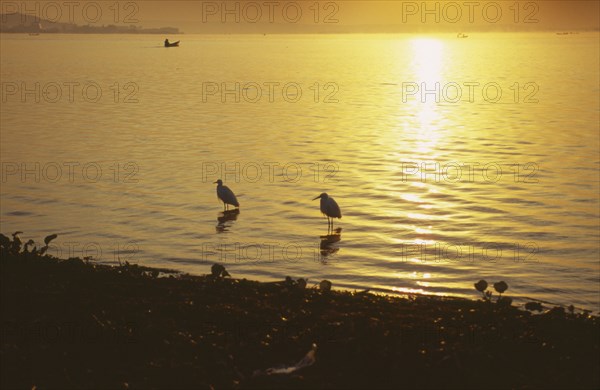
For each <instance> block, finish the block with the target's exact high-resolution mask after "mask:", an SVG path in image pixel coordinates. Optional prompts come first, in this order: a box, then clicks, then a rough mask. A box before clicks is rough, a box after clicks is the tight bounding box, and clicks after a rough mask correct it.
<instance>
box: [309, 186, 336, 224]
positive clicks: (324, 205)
mask: <svg viewBox="0 0 600 390" xmlns="http://www.w3.org/2000/svg"><path fill="white" fill-rule="evenodd" d="M319 198H321V212H322V213H323V214H325V215H326V216H327V226H328V227H329V226H331V229H333V218H342V211H341V210H340V206H338V204H337V202H336V201H335V200H334V199H333V198H332V197H330V196H329V195H327V194H326V193H325V192H323V193H322V194H321V195H319V196H317V197H316V198H314V199H313V200H317V199H319Z"/></svg>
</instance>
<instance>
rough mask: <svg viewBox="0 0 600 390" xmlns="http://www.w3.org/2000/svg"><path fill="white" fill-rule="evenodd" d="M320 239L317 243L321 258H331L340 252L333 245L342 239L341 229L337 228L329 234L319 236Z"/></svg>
mask: <svg viewBox="0 0 600 390" xmlns="http://www.w3.org/2000/svg"><path fill="white" fill-rule="evenodd" d="M328 233H329V232H328ZM320 238H321V242H320V243H319V249H320V250H321V256H323V257H327V256H331V255H333V254H335V253H337V252H338V251H339V250H340V248H339V247H338V246H337V245H335V244H336V243H337V242H340V241H341V239H342V228H337V229H335V230H333V231H332V232H331V234H327V235H325V236H321V237H320Z"/></svg>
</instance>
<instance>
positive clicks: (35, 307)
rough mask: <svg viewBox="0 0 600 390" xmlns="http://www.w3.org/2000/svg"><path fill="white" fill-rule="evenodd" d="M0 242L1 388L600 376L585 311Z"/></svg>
mask: <svg viewBox="0 0 600 390" xmlns="http://www.w3.org/2000/svg"><path fill="white" fill-rule="evenodd" d="M1 250H2V253H1V254H2V256H1V259H0V275H1V276H0V277H1V278H2V279H1V281H2V284H1V292H2V296H1V300H2V306H1V310H2V336H3V337H2V341H1V346H2V348H1V350H2V359H1V365H2V367H1V371H2V375H1V379H0V380H1V384H2V387H3V388H13V387H19V388H23V387H26V388H32V387H33V386H36V387H38V388H52V387H60V388H65V387H77V388H81V387H93V388H123V389H127V388H146V387H155V388H210V387H213V388H265V387H266V388H307V387H310V388H313V387H332V388H339V387H342V388H365V387H370V388H378V387H388V388H390V387H393V388H398V387H406V388H415V387H435V388H455V387H460V388H481V387H482V386H483V385H482V384H483V383H485V384H486V385H490V384H491V385H493V387H511V388H526V387H528V388H557V387H569V388H592V387H595V388H597V387H599V386H600V373H599V372H598V371H597V367H598V366H599V365H600V354H599V353H598V352H600V332H599V330H600V319H599V318H598V317H596V316H590V315H589V314H588V313H575V312H572V313H571V312H567V311H565V310H564V308H559V307H556V308H553V309H550V310H547V311H545V312H543V313H541V314H536V315H532V314H531V313H530V312H528V311H524V310H521V309H518V308H517V307H515V306H511V305H509V304H497V303H496V302H495V299H494V300H493V301H491V302H485V301H483V300H469V299H464V298H456V297H436V296H427V295H419V296H414V297H409V298H403V297H397V296H389V295H380V294H371V293H369V292H351V291H338V290H331V291H329V289H328V286H327V284H323V283H321V286H320V288H310V287H304V286H303V285H302V283H299V281H297V280H292V279H289V280H287V281H280V282H256V281H250V280H246V279H234V278H230V277H222V273H221V272H213V273H214V274H215V275H211V274H209V275H206V276H192V275H188V274H180V273H175V274H173V273H171V271H172V270H167V269H157V268H150V267H142V266H138V265H130V264H123V265H120V266H109V265H100V264H94V263H87V262H86V261H83V260H81V259H75V258H74V259H68V260H60V259H56V258H53V257H50V256H40V255H38V254H31V253H23V252H20V253H18V252H14V251H12V252H11V251H10V250H9V249H7V248H6V247H2V248H1ZM216 271H220V269H219V268H217V270H216ZM161 272H163V273H165V275H168V276H162V275H161ZM207 272H210V270H209V269H207ZM233 276H235V275H233ZM329 287H330V286H329ZM505 295H508V296H510V293H509V292H508V293H507V294H505Z"/></svg>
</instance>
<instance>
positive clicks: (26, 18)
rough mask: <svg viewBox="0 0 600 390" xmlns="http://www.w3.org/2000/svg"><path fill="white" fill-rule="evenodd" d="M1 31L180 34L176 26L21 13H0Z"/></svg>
mask: <svg viewBox="0 0 600 390" xmlns="http://www.w3.org/2000/svg"><path fill="white" fill-rule="evenodd" d="M0 32H2V33H49V34H51V33H61V34H169V35H171V34H180V32H179V28H177V27H160V28H142V27H137V26H133V25H129V26H117V25H114V24H109V25H102V26H94V25H86V26H80V25H77V24H75V23H60V22H51V21H49V20H46V19H41V18H38V17H35V16H32V15H26V14H21V13H12V14H0Z"/></svg>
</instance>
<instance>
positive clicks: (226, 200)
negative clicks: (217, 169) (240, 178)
mask: <svg viewBox="0 0 600 390" xmlns="http://www.w3.org/2000/svg"><path fill="white" fill-rule="evenodd" d="M213 184H216V185H217V197H218V198H219V199H221V201H222V202H223V211H225V210H229V207H228V205H233V206H235V207H240V204H239V202H238V200H237V198H236V197H235V194H234V193H233V191H231V190H230V189H229V187H227V186H224V185H223V180H221V179H219V180H217V181H216V182H214V183H213Z"/></svg>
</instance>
